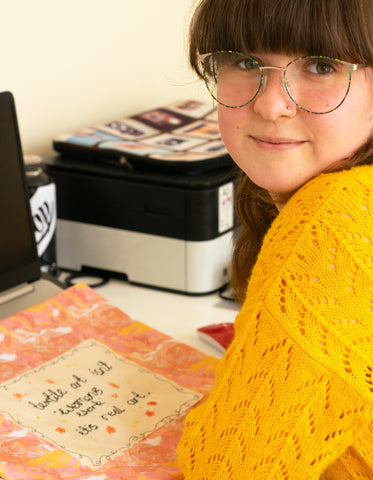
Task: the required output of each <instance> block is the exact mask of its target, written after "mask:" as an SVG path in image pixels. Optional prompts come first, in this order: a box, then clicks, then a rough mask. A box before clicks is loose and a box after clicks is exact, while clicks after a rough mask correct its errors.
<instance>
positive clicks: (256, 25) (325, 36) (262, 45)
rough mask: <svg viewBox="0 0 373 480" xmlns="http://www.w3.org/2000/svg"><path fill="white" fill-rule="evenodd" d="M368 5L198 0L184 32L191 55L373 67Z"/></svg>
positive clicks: (368, 0) (362, 1) (372, 20)
mask: <svg viewBox="0 0 373 480" xmlns="http://www.w3.org/2000/svg"><path fill="white" fill-rule="evenodd" d="M371 26H373V0H202V2H201V3H200V4H199V6H198V7H197V10H196V12H195V15H194V18H193V20H192V23H191V28H190V62H191V65H192V67H193V68H194V69H195V70H196V71H197V73H199V74H201V72H200V71H199V65H197V61H196V60H197V54H198V52H199V53H208V52H213V51H216V50H236V51H239V52H242V53H251V52H272V53H284V54H287V55H294V56H297V55H326V56H330V57H334V58H340V59H343V60H346V61H350V62H354V63H364V64H367V65H373V31H372V30H373V29H372V28H371Z"/></svg>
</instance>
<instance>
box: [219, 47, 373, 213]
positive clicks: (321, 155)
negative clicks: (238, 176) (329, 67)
mask: <svg viewBox="0 0 373 480" xmlns="http://www.w3.org/2000/svg"><path fill="white" fill-rule="evenodd" d="M254 56H255V57H257V58H260V59H261V61H262V62H263V63H264V64H265V65H276V66H282V67H284V66H286V65H287V64H288V63H289V62H290V61H291V60H292V59H293V58H292V57H288V56H285V55H279V54H263V55H261V54H259V55H257V54H255V55H254ZM270 72H271V73H270V74H267V80H266V84H265V85H264V86H263V87H262V89H261V90H260V92H259V94H258V96H257V97H256V98H255V99H254V100H253V101H252V102H251V103H250V104H249V105H246V106H245V107H242V108H235V109H231V108H227V107H224V106H222V105H219V106H218V114H219V125H220V131H221V135H222V138H223V141H224V143H225V145H226V147H227V149H228V151H229V153H230V155H231V156H232V158H233V160H234V161H235V162H236V163H237V164H238V165H239V167H240V168H241V169H242V170H243V171H244V172H245V173H246V174H247V175H248V177H249V178H250V179H251V180H252V181H253V182H254V183H255V184H257V185H259V186H260V187H262V188H265V189H267V190H268V191H269V192H270V193H271V194H272V196H273V198H274V199H276V194H278V193H280V194H286V193H291V192H293V191H294V190H296V189H298V188H299V187H301V186H302V185H304V184H305V183H306V182H307V181H308V180H310V179H311V178H312V177H314V176H315V175H317V174H319V173H321V172H323V171H324V170H325V169H327V168H328V167H330V166H332V165H333V164H334V163H335V162H337V161H338V160H343V159H345V158H346V157H349V156H350V155H351V154H353V153H354V152H355V151H356V150H357V149H358V148H359V147H360V146H361V145H363V144H364V143H365V142H366V141H367V140H368V139H369V138H370V137H371V136H372V133H373V132H372V130H373V70H372V69H371V68H363V69H361V70H358V71H355V72H352V81H351V89H350V92H349V94H348V96H347V98H346V99H345V101H344V102H343V103H342V105H341V106H340V107H339V108H337V110H335V111H333V112H331V113H328V114H324V115H315V114H312V113H308V112H305V111H303V110H300V109H298V107H297V106H296V105H295V104H294V103H293V102H292V101H291V99H290V98H289V96H288V95H287V93H286V91H285V88H284V86H283V80H282V78H283V77H282V72H281V71H275V70H270ZM278 207H279V208H281V205H280V204H278Z"/></svg>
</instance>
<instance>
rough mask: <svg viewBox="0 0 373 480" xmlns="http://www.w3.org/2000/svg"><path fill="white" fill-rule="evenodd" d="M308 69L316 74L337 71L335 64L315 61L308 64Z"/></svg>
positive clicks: (327, 73)
mask: <svg viewBox="0 0 373 480" xmlns="http://www.w3.org/2000/svg"><path fill="white" fill-rule="evenodd" d="M307 70H308V71H309V72H311V73H314V74H316V75H329V74H330V73H333V72H335V68H334V67H333V65H331V64H330V63H327V62H313V63H310V64H309V65H308V66H307Z"/></svg>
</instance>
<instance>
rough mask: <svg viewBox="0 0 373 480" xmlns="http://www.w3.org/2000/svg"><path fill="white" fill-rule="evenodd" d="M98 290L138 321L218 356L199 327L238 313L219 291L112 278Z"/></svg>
mask: <svg viewBox="0 0 373 480" xmlns="http://www.w3.org/2000/svg"><path fill="white" fill-rule="evenodd" d="M83 281H84V280H83ZM95 290H96V291H97V293H99V294H100V295H102V296H103V297H104V298H106V299H107V300H108V301H109V302H110V303H111V304H113V305H114V306H116V307H118V308H120V309H121V310H123V311H124V312H125V313H127V314H128V315H129V316H130V317H131V318H133V319H134V320H138V321H140V322H143V323H145V324H147V325H149V326H150V327H152V328H155V329H157V330H159V331H161V332H163V333H165V334H167V335H170V336H171V337H173V338H175V339H176V340H178V341H180V342H183V343H186V344H188V345H191V346H192V347H194V348H197V349H198V350H200V351H202V352H204V353H206V354H208V355H213V356H215V357H217V358H220V357H221V356H222V355H221V353H220V352H219V351H218V350H217V349H215V348H214V347H212V346H210V345H209V344H208V343H206V342H205V341H203V340H202V339H200V337H199V335H198V333H197V330H196V329H197V328H198V327H202V326H205V325H208V324H210V323H223V322H233V321H234V319H235V317H236V315H237V313H238V306H237V305H236V304H235V303H234V302H232V301H229V300H224V299H222V298H220V297H219V295H218V294H212V295H204V296H198V297H194V296H187V295H182V294H177V293H170V292H163V291H160V290H155V289H151V288H146V287H138V286H134V285H131V284H129V283H127V282H124V281H120V280H110V281H109V282H108V283H107V284H105V285H103V286H101V287H95Z"/></svg>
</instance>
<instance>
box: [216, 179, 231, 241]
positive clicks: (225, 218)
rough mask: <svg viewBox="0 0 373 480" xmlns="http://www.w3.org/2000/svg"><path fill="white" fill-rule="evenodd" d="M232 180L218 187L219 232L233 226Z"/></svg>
mask: <svg viewBox="0 0 373 480" xmlns="http://www.w3.org/2000/svg"><path fill="white" fill-rule="evenodd" d="M233 225H234V214H233V182H229V183H226V184H225V185H222V186H221V187H220V188H219V233H224V232H226V231H227V230H230V229H231V228H233Z"/></svg>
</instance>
